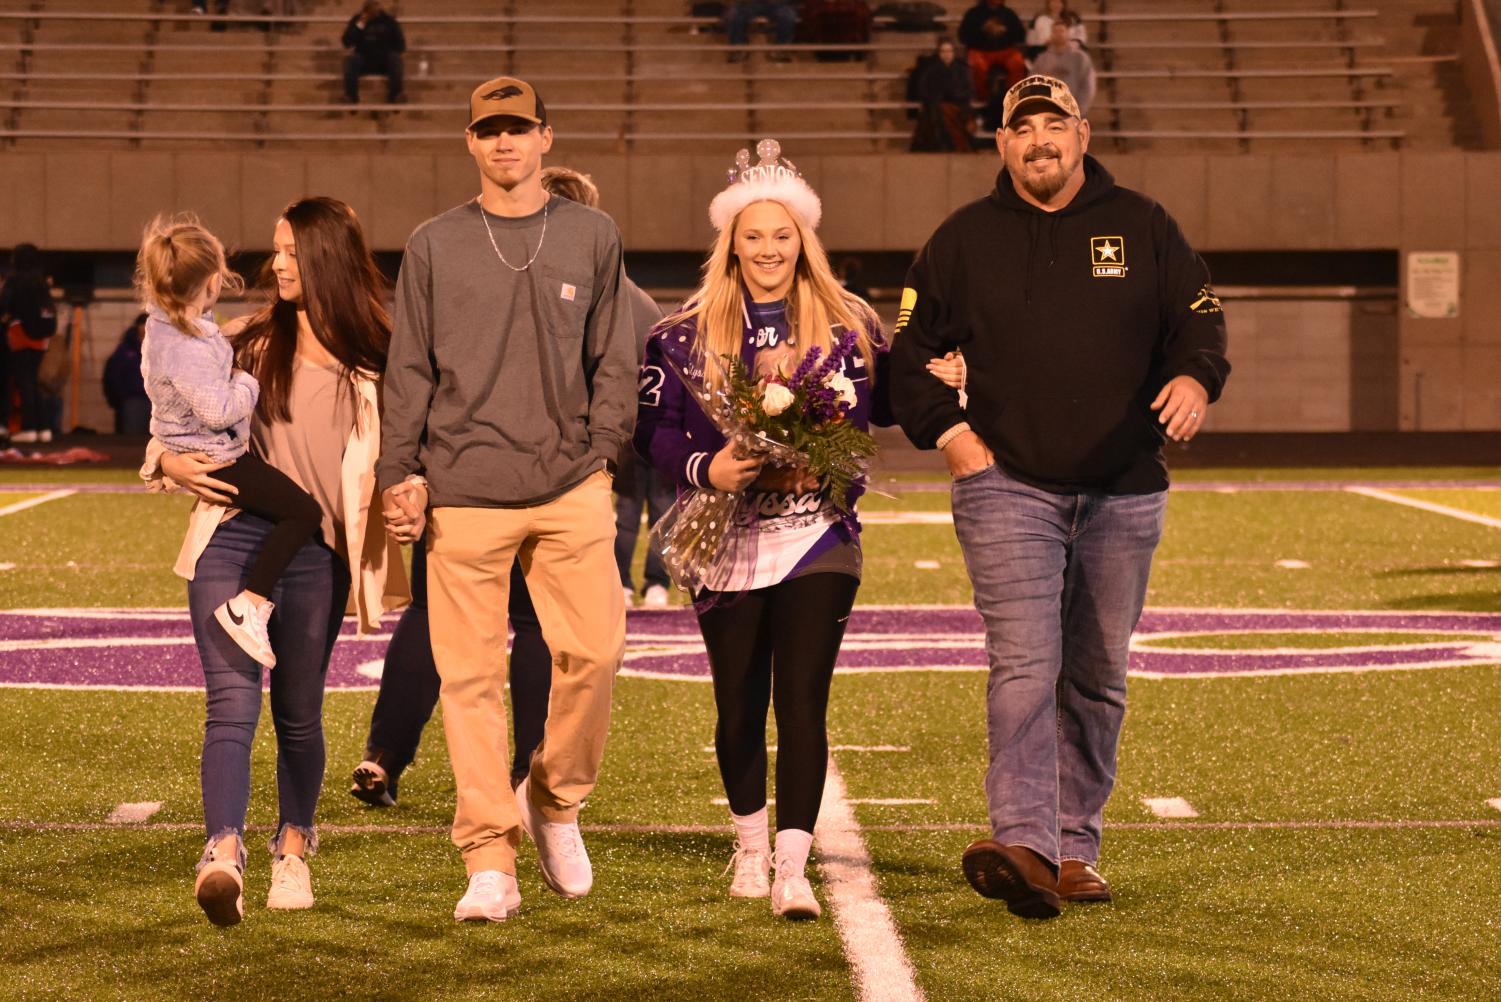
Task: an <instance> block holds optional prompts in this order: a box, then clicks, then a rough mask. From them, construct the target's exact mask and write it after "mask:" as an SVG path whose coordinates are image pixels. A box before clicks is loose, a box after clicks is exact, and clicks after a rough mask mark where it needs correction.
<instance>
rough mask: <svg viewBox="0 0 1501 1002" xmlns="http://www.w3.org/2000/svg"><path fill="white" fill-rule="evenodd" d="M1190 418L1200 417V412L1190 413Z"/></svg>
mask: <svg viewBox="0 0 1501 1002" xmlns="http://www.w3.org/2000/svg"><path fill="white" fill-rule="evenodd" d="M1188 416H1189V417H1198V416H1199V412H1198V411H1189V412H1188Z"/></svg>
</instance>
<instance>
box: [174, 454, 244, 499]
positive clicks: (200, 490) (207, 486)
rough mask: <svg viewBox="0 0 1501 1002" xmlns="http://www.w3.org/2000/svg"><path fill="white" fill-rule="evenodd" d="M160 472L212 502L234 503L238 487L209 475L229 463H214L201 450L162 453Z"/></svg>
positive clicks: (238, 490) (238, 491) (180, 485)
mask: <svg viewBox="0 0 1501 1002" xmlns="http://www.w3.org/2000/svg"><path fill="white" fill-rule="evenodd" d="M161 462H162V473H163V474H165V475H166V476H167V477H168V478H170V479H171V480H173V481H175V482H176V483H177V485H178V486H179V487H184V488H186V489H188V490H189V491H192V492H193V493H194V494H196V495H198V496H199V497H201V498H203V500H205V501H211V502H213V503H214V504H234V501H235V499H234V496H235V495H236V494H238V493H240V489H239V488H238V487H235V486H234V485H232V484H227V483H225V482H224V481H222V480H217V479H215V478H214V477H211V476H209V474H211V473H213V472H214V471H215V470H222V469H224V467H226V466H229V465H231V464H230V463H216V462H214V461H213V459H211V458H209V456H208V455H207V454H206V453H202V452H183V453H177V452H164V453H162V461H161Z"/></svg>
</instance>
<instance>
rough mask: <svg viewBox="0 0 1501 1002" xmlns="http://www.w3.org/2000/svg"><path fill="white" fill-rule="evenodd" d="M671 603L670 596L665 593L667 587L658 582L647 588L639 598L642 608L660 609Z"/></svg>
mask: <svg viewBox="0 0 1501 1002" xmlns="http://www.w3.org/2000/svg"><path fill="white" fill-rule="evenodd" d="M671 605H672V599H671V596H669V595H668V594H667V589H666V588H663V587H662V586H661V585H659V584H654V585H652V586H651V587H649V588H647V589H646V594H645V595H644V596H643V597H642V599H641V608H643V609H652V610H654V611H660V610H662V609H666V608H669V607H670V606H671Z"/></svg>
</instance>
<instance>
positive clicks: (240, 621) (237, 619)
mask: <svg viewBox="0 0 1501 1002" xmlns="http://www.w3.org/2000/svg"><path fill="white" fill-rule="evenodd" d="M224 608H225V610H226V611H228V613H229V621H230V622H231V623H234V624H235V625H236V626H244V625H245V617H244V616H236V615H235V607H234V606H232V605H226V606H225V607H224Z"/></svg>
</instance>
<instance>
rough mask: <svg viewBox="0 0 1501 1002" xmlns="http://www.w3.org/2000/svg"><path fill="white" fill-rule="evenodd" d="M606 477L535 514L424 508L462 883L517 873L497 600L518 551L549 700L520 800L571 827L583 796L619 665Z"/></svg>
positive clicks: (621, 624)
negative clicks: (428, 516)
mask: <svg viewBox="0 0 1501 1002" xmlns="http://www.w3.org/2000/svg"><path fill="white" fill-rule="evenodd" d="M614 545H615V512H614V506H613V504H612V503H611V500H610V479H609V477H607V476H606V475H605V474H604V473H603V472H600V473H596V474H594V475H593V476H591V477H589V479H587V480H585V481H584V482H583V483H581V484H579V485H578V486H577V487H574V488H573V489H572V490H570V491H569V492H568V493H566V494H564V495H563V496H561V497H559V498H556V499H554V500H552V501H549V502H547V503H545V504H540V505H537V506H536V507H533V508H434V509H433V511H432V528H431V530H430V532H429V542H428V556H427V586H428V617H429V621H430V622H431V624H432V638H433V658H434V660H435V661H436V662H437V665H438V675H439V677H440V678H441V679H442V682H443V686H442V690H441V699H442V703H443V729H444V732H445V733H446V734H447V736H448V754H449V758H450V760H451V761H452V763H453V776H454V782H455V784H456V785H457V787H458V803H457V805H456V806H455V809H454V817H453V843H454V845H456V846H458V847H459V851H460V852H462V853H463V854H464V865H465V867H466V868H467V869H468V871H469V872H470V873H471V874H473V873H476V872H478V871H480V870H501V871H504V872H506V873H515V872H516V848H517V846H519V845H520V844H521V816H520V814H519V813H518V812H517V808H516V797H515V794H514V793H513V792H512V790H511V784H510V771H511V769H510V752H509V750H508V748H507V737H506V736H507V734H509V728H508V726H507V722H506V708H505V701H504V699H503V693H502V690H503V689H504V688H505V683H506V658H505V649H506V602H507V599H508V591H509V583H510V574H511V563H512V561H513V560H514V559H515V558H516V556H517V554H518V553H519V554H520V557H521V569H522V572H523V573H524V574H525V575H526V584H527V588H528V589H529V590H530V591H531V593H532V602H533V604H535V605H536V607H537V619H538V620H539V621H540V622H541V624H542V637H543V639H544V640H546V641H547V646H548V648H549V649H550V650H551V651H552V664H553V667H552V696H551V698H550V701H549V705H548V714H547V728H546V730H545V731H544V734H543V738H542V744H541V745H539V746H538V748H537V750H536V752H535V753H534V754H533V755H532V763H531V774H530V782H529V783H528V784H527V785H528V786H529V787H530V788H531V790H530V793H531V801H532V803H533V804H534V805H535V807H536V809H537V811H538V812H539V813H540V814H541V815H542V816H543V817H544V818H545V819H546V820H548V821H551V822H567V821H573V820H574V819H575V818H577V816H578V809H579V804H580V803H582V802H583V799H584V797H586V796H587V795H588V794H589V791H590V790H592V789H593V788H594V781H595V778H596V777H597V776H598V774H599V764H600V760H601V759H602V758H603V756H604V750H605V734H606V732H607V731H608V730H609V726H610V695H611V691H612V689H613V687H614V681H615V672H616V671H617V670H618V669H619V668H620V662H621V660H622V658H623V657H624V656H625V601H624V599H623V598H622V597H621V591H620V574H619V572H618V571H617V569H616V567H615V552H614Z"/></svg>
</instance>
